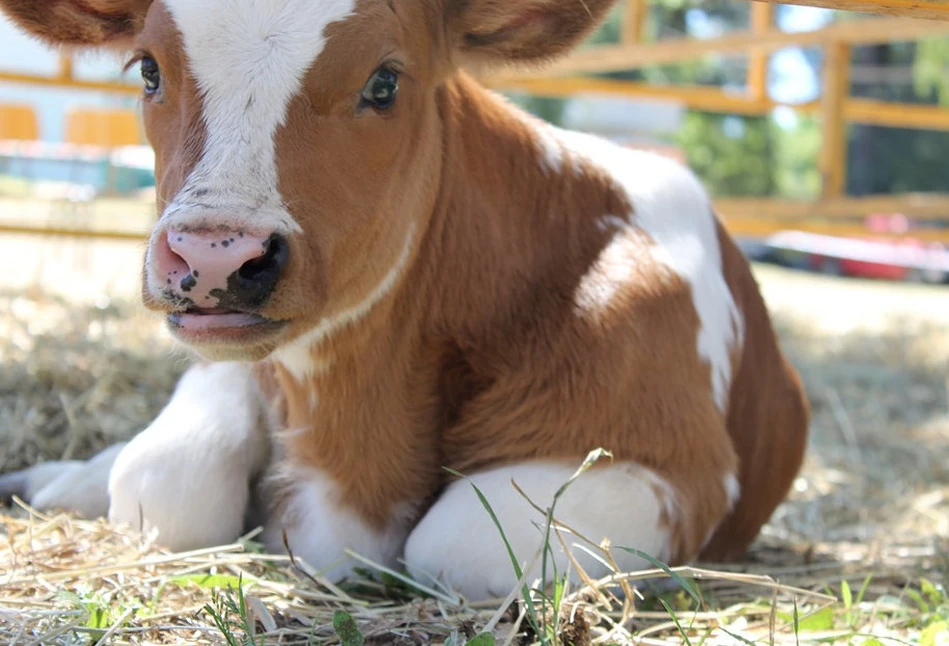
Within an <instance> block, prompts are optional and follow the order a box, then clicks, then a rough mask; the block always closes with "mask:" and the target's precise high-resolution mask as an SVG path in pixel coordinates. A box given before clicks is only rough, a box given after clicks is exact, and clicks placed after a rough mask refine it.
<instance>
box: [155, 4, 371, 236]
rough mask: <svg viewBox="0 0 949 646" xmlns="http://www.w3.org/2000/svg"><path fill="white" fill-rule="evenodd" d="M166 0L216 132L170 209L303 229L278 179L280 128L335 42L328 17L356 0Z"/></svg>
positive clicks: (192, 219) (173, 213)
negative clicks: (276, 148) (328, 36)
mask: <svg viewBox="0 0 949 646" xmlns="http://www.w3.org/2000/svg"><path fill="white" fill-rule="evenodd" d="M165 4H166V5H167V7H168V9H169V10H170V12H171V14H172V16H173V17H174V19H175V23H176V25H177V27H178V29H179V30H180V31H181V34H182V38H183V41H184V47H185V52H186V53H187V55H188V59H189V61H190V66H191V72H192V73H193V74H194V77H195V79H196V81H197V84H198V87H199V89H200V91H201V93H202V95H203V100H204V105H203V111H204V121H205V124H206V127H207V140H206V143H205V146H204V151H203V154H202V156H201V159H200V160H199V161H198V164H197V166H196V167H195V169H194V171H193V172H192V173H191V176H190V177H189V178H188V180H187V181H186V182H185V184H184V186H182V188H181V190H180V191H179V192H178V194H177V195H176V196H175V198H174V200H172V202H171V203H170V204H169V205H168V208H167V209H166V210H165V213H164V215H163V218H164V219H165V221H166V222H168V223H169V224H172V225H173V224H174V223H175V222H176V221H183V220H187V221H188V222H189V223H190V224H195V223H196V221H197V222H200V219H201V217H202V216H204V215H208V216H211V217H217V218H221V217H222V216H223V217H224V218H226V223H227V224H228V225H230V226H232V227H234V228H240V227H247V228H251V227H252V228H254V229H257V230H263V229H266V230H267V233H269V232H271V231H276V232H280V233H284V234H286V233H291V232H299V231H300V230H301V229H300V227H299V225H298V224H297V223H296V222H295V221H294V220H293V218H292V217H291V215H290V213H289V212H288V211H287V209H286V208H285V206H284V204H283V199H282V197H281V196H280V194H279V192H278V189H277V164H276V159H275V151H274V134H275V133H276V131H277V128H278V127H280V126H281V125H283V123H284V122H285V120H286V117H287V108H288V106H289V104H290V101H291V100H292V99H293V97H294V96H295V95H296V94H297V93H299V92H300V90H301V87H302V81H303V78H304V76H305V74H306V72H307V70H309V69H310V67H311V66H312V65H313V63H314V61H315V60H316V59H317V57H318V56H319V55H320V53H321V52H322V51H323V48H324V47H325V45H326V36H325V31H326V28H327V26H329V25H330V24H332V23H334V22H337V21H340V20H343V19H345V18H346V17H348V16H350V15H351V14H352V12H353V8H354V7H355V0H319V1H314V0H205V1H202V2H195V1H194V0H166V2H165ZM196 192H197V194H196ZM202 204H207V205H211V207H212V208H213V212H211V211H209V210H207V209H204V208H202V207H201V206H200V205H202Z"/></svg>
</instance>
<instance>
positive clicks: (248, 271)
mask: <svg viewBox="0 0 949 646" xmlns="http://www.w3.org/2000/svg"><path fill="white" fill-rule="evenodd" d="M288 256H289V249H288V248H287V243H286V241H285V240H284V239H283V238H282V237H280V236H279V235H277V234H273V235H271V236H270V237H269V238H268V239H267V241H266V242H264V255H262V256H258V257H257V258H254V259H253V260H248V261H247V262H245V263H244V264H243V265H241V267H240V269H238V270H237V275H238V277H239V278H240V279H241V281H242V282H245V283H251V284H254V283H261V282H264V283H266V282H269V281H271V280H273V281H276V279H277V277H278V276H279V274H280V272H281V270H282V269H283V267H284V265H286V263H287V258H288Z"/></svg>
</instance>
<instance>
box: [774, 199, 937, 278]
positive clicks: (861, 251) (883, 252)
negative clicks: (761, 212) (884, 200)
mask: <svg viewBox="0 0 949 646" xmlns="http://www.w3.org/2000/svg"><path fill="white" fill-rule="evenodd" d="M909 230H910V223H909V220H908V219H907V218H906V216H904V215H901V214H895V215H889V214H875V215H871V216H870V217H868V218H867V232H868V233H867V235H866V236H865V237H862V238H843V237H839V236H829V235H820V234H815V233H807V232H804V231H781V232H779V233H776V234H774V235H773V236H771V237H770V238H768V240H767V241H766V244H767V246H768V247H769V248H770V249H771V250H772V253H773V254H774V255H775V256H777V258H778V259H779V260H781V261H783V262H784V263H785V264H790V265H793V266H800V267H804V268H807V269H812V270H815V271H820V272H822V273H826V274H832V275H837V276H855V277H860V278H878V279H884V280H904V281H913V282H926V283H934V284H935V283H944V282H946V279H947V278H949V251H947V250H946V248H945V245H943V244H942V243H940V242H929V241H924V240H918V239H916V238H913V237H911V236H906V235H905V234H906V233H907V232H908V231H909ZM901 234H902V235H901Z"/></svg>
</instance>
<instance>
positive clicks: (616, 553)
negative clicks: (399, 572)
mask: <svg viewBox="0 0 949 646" xmlns="http://www.w3.org/2000/svg"><path fill="white" fill-rule="evenodd" d="M575 470H576V466H575V465H568V464H565V463H558V462H540V461H538V462H524V463H520V464H514V465H510V466H504V467H499V468H495V469H491V470H488V471H482V472H480V473H476V474H474V475H472V476H470V477H469V478H468V479H467V480H459V481H456V482H453V483H451V484H450V485H449V486H448V487H447V488H446V489H445V491H444V493H443V494H442V495H441V497H440V498H439V499H438V500H437V501H436V502H435V504H434V505H433V506H432V508H431V509H430V510H429V511H428V513H427V514H426V515H425V516H424V517H423V518H422V520H421V522H420V523H419V524H418V526H417V527H416V528H415V529H414V530H413V532H412V534H411V535H410V536H409V539H408V542H407V544H406V548H405V558H406V564H407V566H408V569H409V572H410V573H411V574H412V575H413V576H414V577H415V578H416V579H417V580H419V581H422V582H425V581H430V580H431V578H432V577H435V578H438V579H439V580H440V581H441V582H442V583H444V584H446V585H447V586H448V587H450V588H452V589H455V590H457V591H458V592H460V593H461V594H463V595H464V596H465V597H466V598H468V599H469V600H478V599H486V598H493V597H503V596H505V595H507V594H508V593H509V592H510V591H511V590H512V589H513V588H514V586H515V585H516V583H517V577H516V576H515V573H514V569H513V567H512V565H511V561H510V557H509V555H508V552H507V549H506V548H505V545H504V542H503V540H502V538H501V535H500V533H499V532H498V530H497V528H496V527H495V525H494V522H493V521H492V520H491V517H490V516H489V515H488V513H487V511H486V510H485V509H484V507H483V505H482V504H481V502H480V501H479V499H478V497H477V495H476V494H475V492H474V490H473V488H472V485H475V486H477V487H478V489H479V490H480V491H481V492H482V493H483V494H484V496H485V498H487V500H488V503H489V504H490V505H491V507H492V509H493V510H494V513H495V514H496V516H497V518H498V521H499V522H500V524H501V527H502V529H503V530H504V533H505V535H506V537H507V540H508V541H509V542H510V544H511V548H512V549H513V551H514V554H515V556H516V557H517V559H518V561H519V562H520V565H521V567H522V568H524V567H526V565H527V564H528V563H529V562H530V561H531V559H533V557H534V555H535V553H536V552H537V550H538V548H540V547H541V546H542V545H543V541H544V524H545V519H544V516H543V514H541V513H539V512H538V511H537V510H535V509H534V508H533V507H531V505H530V504H529V503H528V502H527V501H526V500H525V499H524V498H523V497H522V496H521V495H520V494H519V493H518V492H517V491H516V490H515V489H514V487H513V486H512V484H511V480H513V481H514V482H516V483H517V485H518V486H519V487H520V488H521V489H522V490H523V491H524V492H525V493H526V494H527V496H528V497H530V499H531V500H532V501H533V502H534V503H535V504H537V505H538V506H539V507H541V508H542V509H547V508H549V507H550V505H551V503H552V502H553V497H554V494H555V493H556V491H557V490H558V489H559V488H560V487H561V486H562V485H563V484H564V483H565V482H566V481H567V480H568V479H569V478H570V476H571V475H572V474H573V473H574V471H575ZM722 497H723V498H724V492H723V496H722ZM722 506H723V507H724V505H722ZM680 512H681V509H680V506H679V505H678V503H677V498H676V493H675V492H674V490H673V488H672V487H671V486H670V485H669V484H668V483H667V482H665V481H664V480H663V479H662V478H661V477H659V476H658V475H657V474H656V473H654V472H652V471H650V470H649V469H646V468H644V467H642V466H640V465H637V464H634V463H615V464H611V465H608V466H596V467H594V468H592V469H591V470H589V471H587V472H586V473H584V474H582V475H581V476H580V477H579V478H577V479H576V480H575V481H574V482H573V483H572V484H571V485H570V486H569V487H568V488H567V490H566V492H565V493H564V494H563V495H562V496H561V497H560V499H559V500H558V501H557V504H556V507H555V509H554V518H555V519H557V520H558V521H560V522H562V523H563V524H565V525H567V526H569V527H571V528H572V529H574V530H576V531H577V532H578V533H579V534H580V535H582V536H584V537H585V538H587V539H589V540H590V541H593V542H595V543H599V542H600V541H601V540H603V539H604V538H607V539H609V540H610V542H611V543H612V545H614V546H623V547H629V548H635V549H637V550H640V551H642V552H645V553H646V554H648V555H650V556H652V557H654V558H657V559H659V560H660V561H663V562H666V561H667V560H669V559H670V558H674V557H675V556H677V555H675V554H673V550H674V549H675V548H674V546H675V545H676V544H677V543H678V539H677V537H676V536H675V534H676V532H677V531H678V530H677V527H678V526H679V523H678V522H677V521H678V520H680V518H679V514H680ZM723 513H724V509H723ZM563 536H564V539H565V540H564V542H565V543H566V544H567V546H568V547H569V549H570V551H571V553H572V554H573V557H574V558H575V559H576V560H577V562H578V563H579V564H580V565H581V566H582V567H583V569H584V570H585V571H586V572H587V573H588V574H589V575H590V576H592V577H594V578H596V577H600V576H605V575H606V574H608V573H609V572H608V569H607V568H606V566H604V565H603V564H602V563H599V562H597V561H596V560H595V559H593V558H591V557H590V556H589V555H588V554H586V553H585V552H584V551H582V550H580V549H576V548H575V547H574V545H575V544H584V541H583V540H582V539H579V538H577V537H575V536H573V535H571V534H569V533H566V532H564V533H563ZM586 546H587V547H591V546H590V545H588V544H587V545H586ZM551 547H552V548H553V552H554V560H555V562H556V567H557V571H558V572H559V573H564V572H566V571H567V565H568V557H567V554H566V553H565V552H564V551H563V548H562V545H561V543H560V541H559V540H558V538H557V537H556V535H554V534H553V533H552V534H551ZM592 549H593V551H594V552H596V548H592ZM610 553H611V556H612V557H613V559H614V560H615V561H616V564H617V565H618V566H619V567H620V569H621V570H622V571H631V570H638V569H643V568H646V567H652V565H651V564H650V563H649V562H648V561H646V560H645V559H642V558H641V557H639V556H637V555H636V554H633V553H631V552H628V551H624V550H622V549H618V548H617V547H614V548H613V549H611V552H610ZM547 572H548V573H550V572H551V567H550V566H549V565H548V568H547ZM571 572H572V573H573V577H572V578H573V580H574V581H576V580H577V578H576V572H575V568H572V567H571ZM539 576H540V561H539V560H538V561H537V563H536V565H535V566H534V568H533V569H532V570H531V572H530V575H529V577H530V578H529V579H528V583H530V582H531V581H532V580H533V579H534V578H535V577H539Z"/></svg>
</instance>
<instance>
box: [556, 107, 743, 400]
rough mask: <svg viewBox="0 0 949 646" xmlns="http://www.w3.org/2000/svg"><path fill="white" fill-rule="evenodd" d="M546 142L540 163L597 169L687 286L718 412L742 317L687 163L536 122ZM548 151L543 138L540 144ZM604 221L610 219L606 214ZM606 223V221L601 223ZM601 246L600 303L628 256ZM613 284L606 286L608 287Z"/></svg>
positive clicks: (703, 196)
mask: <svg viewBox="0 0 949 646" xmlns="http://www.w3.org/2000/svg"><path fill="white" fill-rule="evenodd" d="M542 130H544V131H546V132H543V133H542V134H541V135H540V137H541V141H545V140H546V139H548V138H549V137H550V136H551V133H552V134H553V135H554V136H556V138H557V139H558V141H559V142H560V144H561V150H560V156H559V157H556V156H555V157H551V155H550V153H548V158H547V159H545V163H546V164H548V165H551V166H552V167H555V168H564V167H565V164H564V156H568V157H571V158H573V160H574V162H575V163H574V164H573V167H574V168H576V161H578V160H579V159H584V160H586V161H587V162H589V163H590V164H592V165H594V166H598V167H600V168H602V169H604V170H605V171H606V172H607V173H608V174H609V175H610V176H611V177H613V178H614V180H615V181H616V183H617V185H618V186H619V187H621V188H622V189H623V190H624V191H625V192H626V194H627V196H628V197H629V200H630V203H631V204H632V206H633V222H631V223H628V226H638V227H640V228H642V229H643V230H644V231H645V232H646V233H648V234H649V236H650V237H651V238H652V239H653V241H654V242H655V245H654V246H653V247H652V252H653V254H654V256H655V258H656V260H658V261H659V262H661V263H663V264H664V265H666V266H667V267H669V268H670V269H671V270H672V271H674V272H675V273H676V274H678V275H679V276H681V277H682V278H683V279H684V280H686V281H687V282H688V283H689V285H690V286H691V288H692V302H693V304H694V306H695V311H696V313H697V314H698V317H699V320H700V323H701V327H700V329H699V334H698V339H697V340H696V342H697V351H698V353H699V355H700V356H701V357H702V358H703V359H705V360H706V361H707V362H708V363H709V366H710V369H711V377H712V395H713V397H714V400H715V403H716V404H717V406H718V407H719V409H720V410H723V411H724V410H725V407H726V406H727V402H728V390H729V388H730V386H731V379H732V361H731V350H732V349H733V348H734V347H736V346H737V345H740V344H741V343H742V340H743V337H744V320H743V318H742V316H741V313H740V312H739V310H738V307H737V306H736V304H735V300H734V297H733V296H732V293H731V290H730V289H729V288H728V284H727V283H726V282H725V277H724V275H723V273H722V257H721V249H720V247H719V243H718V235H717V232H716V230H715V220H714V218H713V211H712V205H711V201H710V199H709V197H708V194H707V193H706V192H705V189H704V188H703V187H702V185H701V184H700V183H699V181H698V180H697V179H696V177H695V175H693V174H692V172H691V171H689V170H688V169H687V168H685V167H684V166H682V165H681V164H679V163H678V162H676V161H674V160H671V159H668V158H666V157H663V156H661V155H657V154H655V153H651V152H646V151H637V150H631V149H627V148H622V147H620V146H617V145H615V144H612V143H610V142H609V141H606V140H605V139H601V138H599V137H594V136H591V135H587V134H582V133H577V132H570V131H566V130H562V129H559V128H554V127H552V126H546V125H545V126H543V127H542ZM543 147H544V148H545V149H548V150H549V149H550V144H549V143H544V144H543ZM605 217H607V218H610V216H608V215H607V216H605ZM607 221H608V222H613V223H615V222H614V221H613V220H607ZM616 235H617V237H616V238H615V240H616V241H617V242H616V243H615V244H616V246H615V247H614V244H611V245H610V246H608V247H607V249H606V250H605V251H604V258H603V259H602V260H603V261H604V262H605V263H606V266H607V267H608V271H607V281H606V283H605V285H602V286H598V287H597V288H596V289H591V290H589V294H588V297H587V302H588V303H589V304H590V305H591V306H595V307H603V306H604V305H605V302H604V301H605V300H607V299H609V297H610V296H611V295H612V294H613V293H615V291H616V289H618V287H619V285H618V284H617V283H618V282H622V281H624V280H628V279H630V274H631V268H630V270H627V271H623V269H622V263H624V262H627V258H626V256H627V255H629V254H628V253H625V254H624V252H623V250H622V246H623V245H622V240H621V237H620V236H621V234H620V233H617V234H616ZM611 285H612V286H611Z"/></svg>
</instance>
